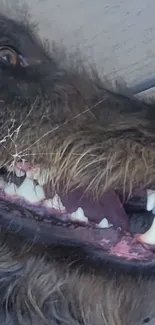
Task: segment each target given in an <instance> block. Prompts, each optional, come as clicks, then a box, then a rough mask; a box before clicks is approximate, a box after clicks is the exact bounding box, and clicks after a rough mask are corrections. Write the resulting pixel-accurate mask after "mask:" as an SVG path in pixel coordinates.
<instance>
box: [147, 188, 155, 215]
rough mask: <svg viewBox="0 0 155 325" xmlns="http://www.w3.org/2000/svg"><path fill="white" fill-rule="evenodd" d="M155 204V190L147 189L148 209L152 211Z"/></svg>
mask: <svg viewBox="0 0 155 325" xmlns="http://www.w3.org/2000/svg"><path fill="white" fill-rule="evenodd" d="M154 206H155V191H152V190H147V207H146V209H147V211H151V210H152V209H153V208H154Z"/></svg>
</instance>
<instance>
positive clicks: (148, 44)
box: [5, 0, 155, 85]
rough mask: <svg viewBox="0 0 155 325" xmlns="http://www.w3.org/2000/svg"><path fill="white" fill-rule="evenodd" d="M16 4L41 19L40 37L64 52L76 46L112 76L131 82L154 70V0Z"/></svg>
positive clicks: (29, 1) (28, 0) (30, 0)
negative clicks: (55, 42) (26, 8)
mask: <svg viewBox="0 0 155 325" xmlns="http://www.w3.org/2000/svg"><path fill="white" fill-rule="evenodd" d="M5 2H6V1H5ZM9 3H10V1H9ZM13 3H15V0H14V1H13ZM20 3H26V4H27V5H28V6H29V8H30V12H31V15H32V17H33V18H34V19H35V20H36V21H39V23H40V34H41V36H43V37H48V38H50V39H51V40H55V41H57V42H58V43H61V44H64V45H65V46H67V49H68V51H71V52H73V51H75V49H76V48H78V49H80V51H81V52H82V54H83V55H84V56H85V57H86V59H87V60H89V62H93V63H94V64H96V66H97V68H98V70H99V72H100V74H102V75H103V76H108V78H109V79H110V80H113V79H115V78H116V77H122V78H124V79H125V80H126V82H127V83H128V84H129V85H130V84H133V83H134V82H135V81H139V80H141V79H143V78H146V77H148V76H149V75H150V76H152V75H155V1H154V0H136V1H135V0H21V1H20Z"/></svg>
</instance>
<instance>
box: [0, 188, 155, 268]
mask: <svg viewBox="0 0 155 325" xmlns="http://www.w3.org/2000/svg"><path fill="white" fill-rule="evenodd" d="M76 197H77V198H79V196H78V194H77V195H76ZM68 200H69V202H70V204H68V210H69V211H63V212H59V211H57V210H56V209H46V208H43V207H42V205H41V204H40V205H39V204H37V205H32V204H29V203H28V202H26V201H25V200H23V199H22V198H19V197H15V196H12V197H10V196H8V195H6V194H5V192H4V191H3V190H1V191H0V224H1V226H2V227H4V228H7V230H8V231H10V232H12V231H13V232H16V233H18V234H20V235H22V236H24V237H25V238H26V240H28V241H30V242H33V243H34V242H35V243H37V242H38V243H42V244H44V245H47V246H49V245H52V244H54V245H60V246H72V247H75V246H76V247H82V248H83V249H84V250H87V249H89V250H90V249H92V250H95V251H97V255H98V256H99V257H100V259H101V258H102V259H104V260H105V261H107V260H114V258H115V262H116V261H121V263H123V264H124V263H127V264H129V263H130V264H132V266H133V265H135V266H137V265H138V264H141V263H143V264H144V265H147V264H152V263H154V262H155V246H154V245H146V244H144V243H141V242H139V240H138V238H139V234H138V232H139V231H138V229H137V230H136V229H135V227H136V225H135V227H133V229H132V232H130V231H129V229H130V228H132V226H133V223H132V222H131V221H132V219H133V218H132V217H133V216H134V214H133V212H132V213H131V211H130V213H129V214H130V218H126V217H125V215H123V216H121V215H120V216H119V215H118V214H119V213H120V211H121V210H119V209H118V206H117V207H116V210H115V216H113V217H112V218H111V220H112V219H113V220H114V225H112V226H111V227H109V228H106V229H101V228H98V226H97V223H96V222H94V220H93V217H92V216H93V213H94V212H92V214H91V213H90V216H88V222H87V223H84V222H80V221H78V222H75V221H72V220H71V219H70V215H71V210H72V209H73V207H72V204H73V201H74V200H73V197H71V196H70V195H69V198H68ZM64 201H65V198H63V202H64ZM106 201H107V199H106ZM66 202H67V201H66ZM82 202H83V204H84V205H85V206H87V204H86V203H84V202H85V199H84V198H83V201H82ZM79 204H81V202H80V203H79ZM99 204H101V202H100V203H99ZM66 205H67V203H66ZM101 205H102V204H101ZM77 206H78V203H77ZM92 206H93V208H92ZM100 208H101V207H100ZM87 209H88V210H90V211H92V210H93V209H94V211H96V219H95V220H97V221H99V219H98V218H99V217H100V216H99V215H97V211H98V209H99V208H98V202H95V203H92V202H90V204H89V208H87ZM130 209H131V206H130ZM130 209H129V210H130ZM73 210H74V209H73ZM131 210H132V209H131ZM135 214H136V218H135V220H136V222H135V224H137V220H140V217H141V216H142V214H143V215H144V214H145V215H146V219H145V217H144V218H143V221H144V220H145V221H146V222H144V228H145V229H144V228H143V230H142V231H141V232H145V231H146V230H147V229H148V228H149V227H150V225H151V223H152V220H153V215H152V214H148V213H147V212H146V211H144V210H143V211H142V212H139V213H138V212H135ZM137 215H138V216H137ZM123 217H124V218H125V219H123ZM118 219H119V222H118ZM111 220H109V221H111ZM130 223H131V224H130ZM148 223H149V225H148Z"/></svg>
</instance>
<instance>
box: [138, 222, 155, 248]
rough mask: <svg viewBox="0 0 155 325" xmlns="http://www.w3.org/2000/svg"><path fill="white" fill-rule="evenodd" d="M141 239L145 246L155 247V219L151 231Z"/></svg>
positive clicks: (141, 236)
mask: <svg viewBox="0 0 155 325" xmlns="http://www.w3.org/2000/svg"><path fill="white" fill-rule="evenodd" d="M139 239H140V241H142V242H143V243H145V244H149V245H155V218H154V219H153V223H152V226H151V227H150V229H149V230H148V231H146V233H145V234H142V235H140V237H139Z"/></svg>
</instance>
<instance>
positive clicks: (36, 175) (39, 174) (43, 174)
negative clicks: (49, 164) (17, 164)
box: [26, 167, 49, 186]
mask: <svg viewBox="0 0 155 325" xmlns="http://www.w3.org/2000/svg"><path fill="white" fill-rule="evenodd" d="M26 176H27V178H30V179H35V180H37V181H38V183H39V185H42V186H43V185H45V184H47V182H48V179H49V173H48V171H47V170H41V169H40V167H34V168H32V169H29V170H28V171H27V172H26Z"/></svg>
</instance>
